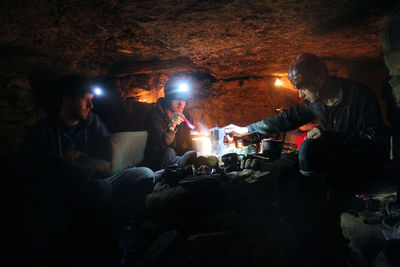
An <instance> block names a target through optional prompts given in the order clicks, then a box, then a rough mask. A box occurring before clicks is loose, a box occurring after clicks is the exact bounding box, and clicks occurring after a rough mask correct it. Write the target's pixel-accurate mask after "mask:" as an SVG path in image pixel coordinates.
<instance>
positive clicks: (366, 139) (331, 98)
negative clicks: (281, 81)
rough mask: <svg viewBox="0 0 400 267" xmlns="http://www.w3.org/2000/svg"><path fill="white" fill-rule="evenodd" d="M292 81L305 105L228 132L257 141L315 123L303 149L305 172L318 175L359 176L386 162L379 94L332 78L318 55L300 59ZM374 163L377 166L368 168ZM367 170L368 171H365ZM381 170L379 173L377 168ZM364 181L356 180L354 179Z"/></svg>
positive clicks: (301, 159)
mask: <svg viewBox="0 0 400 267" xmlns="http://www.w3.org/2000/svg"><path fill="white" fill-rule="evenodd" d="M289 80H290V81H291V83H292V85H293V87H294V88H295V89H298V90H299V96H300V97H304V98H305V101H303V102H302V103H300V104H299V105H297V106H295V107H292V108H289V109H287V110H285V111H284V112H282V113H279V114H276V115H274V116H272V117H269V118H266V119H263V120H261V121H259V122H256V123H253V124H250V125H248V126H247V127H238V126H235V125H229V126H227V127H226V132H228V133H234V134H240V135H242V134H250V136H251V137H253V138H258V137H261V136H263V135H269V134H273V133H277V132H281V131H288V130H292V129H295V128H297V127H299V126H301V125H304V124H306V123H308V122H310V121H312V120H314V119H315V120H316V121H317V122H318V124H319V126H318V127H315V128H313V129H312V130H310V131H309V132H308V133H307V139H306V140H305V141H304V142H303V143H302V145H301V147H300V150H299V155H298V157H299V167H300V172H301V173H302V174H303V175H306V176H313V175H316V174H318V173H321V172H326V171H329V172H333V173H335V174H337V175H338V176H347V175H346V173H347V174H348V173H352V174H356V173H357V172H360V171H363V170H364V169H365V166H368V172H369V173H370V174H372V173H374V174H376V172H371V169H377V167H379V166H380V164H381V162H382V159H383V158H382V157H383V154H382V148H383V144H384V143H383V138H384V124H383V120H382V116H381V112H380V108H379V104H378V100H377V98H376V96H375V95H374V93H373V92H372V91H371V90H370V88H368V87H367V86H366V85H364V84H361V83H358V82H353V81H350V80H346V79H343V78H339V77H335V76H330V75H329V73H328V69H327V67H326V65H325V63H324V62H322V61H321V60H320V59H319V58H318V57H317V56H315V55H313V54H300V55H298V56H297V57H296V58H295V59H294V60H293V61H292V63H291V65H290V69H289ZM368 164H372V165H368ZM362 165H364V168H361V166H362ZM375 167H376V168H375ZM357 178H359V177H353V180H362V179H364V178H365V177H363V178H362V179H357Z"/></svg>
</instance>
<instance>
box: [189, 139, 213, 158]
mask: <svg viewBox="0 0 400 267" xmlns="http://www.w3.org/2000/svg"><path fill="white" fill-rule="evenodd" d="M192 141H193V147H194V148H195V150H196V152H197V153H198V154H199V155H211V138H210V136H199V137H194V138H192Z"/></svg>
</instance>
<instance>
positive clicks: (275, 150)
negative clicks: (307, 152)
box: [261, 139, 283, 160]
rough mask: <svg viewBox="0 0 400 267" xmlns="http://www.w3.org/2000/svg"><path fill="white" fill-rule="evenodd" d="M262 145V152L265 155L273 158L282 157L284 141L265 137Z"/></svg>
mask: <svg viewBox="0 0 400 267" xmlns="http://www.w3.org/2000/svg"><path fill="white" fill-rule="evenodd" d="M261 147H262V154H263V155H264V156H265V157H267V158H270V159H272V160H275V159H279V158H280V157H281V153H282V149H283V141H282V140H271V139H263V140H262V146H261Z"/></svg>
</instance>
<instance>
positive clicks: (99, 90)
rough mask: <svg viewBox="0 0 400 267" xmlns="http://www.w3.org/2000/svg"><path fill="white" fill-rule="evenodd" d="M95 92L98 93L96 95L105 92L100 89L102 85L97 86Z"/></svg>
mask: <svg viewBox="0 0 400 267" xmlns="http://www.w3.org/2000/svg"><path fill="white" fill-rule="evenodd" d="M93 91H94V93H95V94H96V95H102V94H103V91H102V90H101V89H100V87H96V88H94V90H93Z"/></svg>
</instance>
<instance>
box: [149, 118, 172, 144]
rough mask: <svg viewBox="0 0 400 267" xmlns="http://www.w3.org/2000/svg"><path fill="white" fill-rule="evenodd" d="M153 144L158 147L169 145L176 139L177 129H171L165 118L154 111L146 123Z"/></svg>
mask: <svg viewBox="0 0 400 267" xmlns="http://www.w3.org/2000/svg"><path fill="white" fill-rule="evenodd" d="M146 125H147V127H146V129H147V131H148V132H149V138H151V140H150V141H151V144H152V145H153V146H156V147H168V146H170V145H171V144H172V142H173V141H174V139H175V133H176V132H175V131H171V130H170V129H169V128H168V125H165V122H164V121H163V119H162V118H161V117H160V116H159V115H158V114H157V113H155V112H154V113H152V114H150V116H149V119H148V120H147V123H146Z"/></svg>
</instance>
